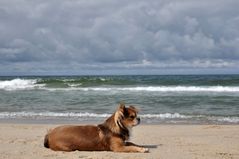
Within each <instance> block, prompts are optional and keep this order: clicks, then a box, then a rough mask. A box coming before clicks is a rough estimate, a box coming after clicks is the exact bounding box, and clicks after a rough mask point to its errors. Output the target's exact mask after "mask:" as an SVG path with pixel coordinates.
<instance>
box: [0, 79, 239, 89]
mask: <svg viewBox="0 0 239 159" xmlns="http://www.w3.org/2000/svg"><path fill="white" fill-rule="evenodd" d="M101 80H105V79H101ZM67 84H68V86H69V87H68V88H58V87H56V88H52V87H51V88H49V87H47V85H46V84H37V79H20V78H16V79H13V80H4V81H0V90H1V89H2V90H8V91H9V90H25V89H26V90H29V89H43V90H48V91H72V90H73V91H74V90H76V91H99V92H100V91H102V92H104V91H105V92H106V91H108V92H110V91H113V92H119V91H130V92H239V86H135V87H116V86H106V87H81V85H82V83H78V84H77V83H76V84H72V83H67Z"/></svg>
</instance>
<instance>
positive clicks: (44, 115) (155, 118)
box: [0, 112, 239, 124]
mask: <svg viewBox="0 0 239 159" xmlns="http://www.w3.org/2000/svg"><path fill="white" fill-rule="evenodd" d="M110 116H111V114H107V113H105V114H97V113H88V112H83V113H73V112H65V113H59V112H0V119H48V118H51V119H57V118H64V119H70V118H72V119H79V120H81V119H89V120H90V119H103V118H108V117H110ZM139 116H140V117H141V118H142V119H143V120H145V121H147V123H153V122H155V123H160V122H165V121H167V122H169V123H179V122H182V121H183V122H184V123H191V122H192V121H199V123H201V122H205V123H218V124H220V123H228V124H238V123H239V117H235V116H233V117H223V116H205V115H183V114H179V113H164V114H142V115H139ZM69 117H70V118H69Z"/></svg>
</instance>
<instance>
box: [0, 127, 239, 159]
mask: <svg viewBox="0 0 239 159" xmlns="http://www.w3.org/2000/svg"><path fill="white" fill-rule="evenodd" d="M55 126H57V125H41V124H0V159H21V158H22V159H52V158H54V159H55V158H56V159H82V158H86V159H125V158H128V159H231V158H235V159H236V158H238V159H239V125H140V126H137V127H135V128H134V129H133V133H132V137H131V141H133V142H135V143H137V144H141V145H145V146H146V147H148V148H150V153H113V152H105V151H103V152H82V151H75V152H54V151H51V150H49V149H46V148H44V147H43V138H44V135H45V133H46V132H47V129H50V128H53V127H55Z"/></svg>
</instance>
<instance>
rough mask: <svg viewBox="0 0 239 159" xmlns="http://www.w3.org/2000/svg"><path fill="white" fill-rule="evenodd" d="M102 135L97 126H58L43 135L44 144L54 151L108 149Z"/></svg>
mask: <svg viewBox="0 0 239 159" xmlns="http://www.w3.org/2000/svg"><path fill="white" fill-rule="evenodd" d="M103 137H104V136H103V134H102V135H101V131H100V129H99V127H97V126H93V125H88V126H60V127H56V128H55V129H53V130H52V131H51V132H49V133H48V134H47V135H46V136H45V140H44V146H45V147H46V148H51V149H52V150H55V151H58V150H61V151H74V150H81V151H99V150H108V149H109V148H107V147H106V145H107V144H104V142H103V140H104V139H103Z"/></svg>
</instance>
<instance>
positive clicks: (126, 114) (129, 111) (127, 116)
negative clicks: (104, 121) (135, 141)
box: [114, 103, 140, 129]
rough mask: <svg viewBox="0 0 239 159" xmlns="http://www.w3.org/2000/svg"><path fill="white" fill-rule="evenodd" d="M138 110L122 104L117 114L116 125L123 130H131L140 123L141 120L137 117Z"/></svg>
mask: <svg viewBox="0 0 239 159" xmlns="http://www.w3.org/2000/svg"><path fill="white" fill-rule="evenodd" d="M137 114H138V109H136V108H135V107H134V106H129V107H125V105H124V104H122V103H121V104H120V106H119V107H118V109H117V111H116V112H115V117H114V120H115V123H116V125H117V126H119V127H120V128H122V129H130V128H132V127H133V126H136V125H138V124H139V123H140V118H139V117H137Z"/></svg>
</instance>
